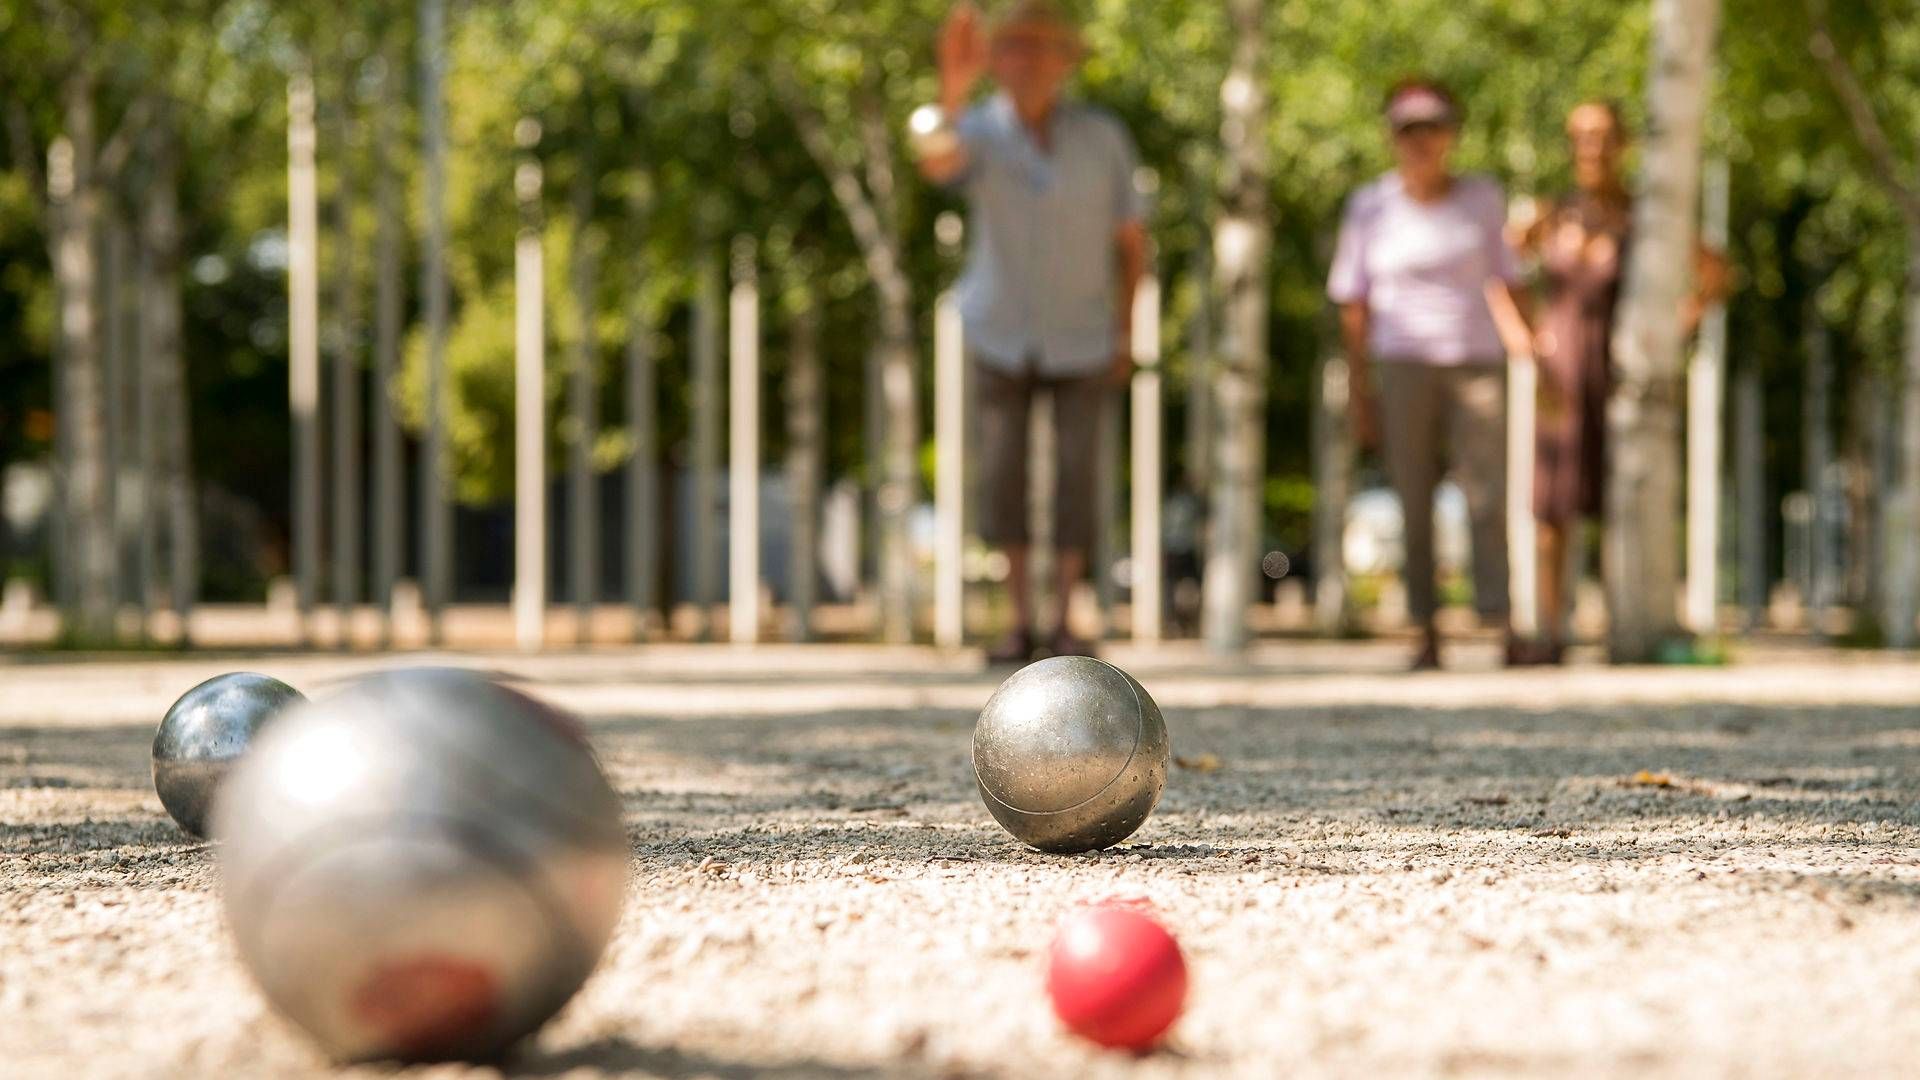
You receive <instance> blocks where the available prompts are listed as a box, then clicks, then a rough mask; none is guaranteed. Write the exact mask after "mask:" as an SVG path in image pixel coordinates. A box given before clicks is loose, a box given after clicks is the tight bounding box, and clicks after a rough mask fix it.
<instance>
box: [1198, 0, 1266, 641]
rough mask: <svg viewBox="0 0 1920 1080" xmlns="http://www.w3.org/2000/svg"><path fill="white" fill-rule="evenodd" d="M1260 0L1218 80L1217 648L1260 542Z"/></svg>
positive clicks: (1211, 560) (1254, 0) (1248, 596)
mask: <svg viewBox="0 0 1920 1080" xmlns="http://www.w3.org/2000/svg"><path fill="white" fill-rule="evenodd" d="M1262 9H1263V5H1262V3H1261V2H1260V0H1232V3H1231V4H1230V6H1229V11H1230V13H1231V16H1232V19H1233V24H1234V30H1235V39H1234V49H1233V63H1232V65H1231V68H1230V69H1229V71H1228V73H1227V77H1226V81H1225V83H1224V84H1223V85H1222V86H1221V88H1220V99H1221V105H1222V107H1223V110H1224V117H1223V119H1222V121H1221V133H1220V134H1221V143H1222V149H1223V156H1224V157H1225V159H1226V170H1227V172H1226V178H1225V183H1224V185H1223V189H1222V199H1221V203H1222V207H1221V216H1220V220H1219V221H1218V222H1217V223H1216V224H1215V226H1214V234H1213V251H1214V256H1213V258H1214V281H1215V283H1216V288H1217V292H1218V295H1219V296H1220V298H1221V302H1222V306H1223V316H1224V317H1223V319H1222V324H1223V325H1222V330H1223V332H1224V334H1223V336H1224V341H1223V342H1222V348H1221V350H1220V352H1221V357H1220V360H1221V362H1220V365H1219V367H1218V369H1217V371H1218V383H1217V397H1216V399H1215V402H1216V416H1217V420H1218V427H1217V431H1218V433H1219V434H1218V436H1217V438H1216V440H1215V445H1214V463H1215V472H1214V477H1213V482H1214V489H1213V499H1212V509H1213V522H1212V529H1211V531H1210V533H1209V536H1208V550H1207V564H1206V573H1205V583H1204V588H1205V592H1204V608H1203V611H1202V615H1201V621H1202V624H1203V627H1204V633H1205V637H1206V641H1207V644H1208V646H1209V647H1211V648H1213V649H1215V650H1222V651H1234V650H1238V649H1241V648H1243V647H1244V646H1245V645H1246V643H1247V609H1248V607H1249V606H1251V604H1252V602H1253V595H1254V570H1255V564H1256V562H1257V561H1258V558H1259V556H1258V550H1257V549H1258V545H1259V540H1260V516H1261V515H1260V508H1261V499H1260V488H1261V478H1262V475H1263V473H1264V464H1263V462H1264V446H1263V436H1264V430H1263V429H1264V426H1265V425H1264V424H1263V422H1262V421H1263V420H1264V418H1265V415H1266V381H1267V307H1268V282H1267V275H1268V265H1267V263H1268V253H1269V250H1270V245H1271V239H1270V235H1271V224H1270V220H1269V219H1270V216H1271V215H1270V213H1269V209H1268V205H1267V204H1268V196H1267V158H1266V150H1265V145H1266V139H1265V132H1266V95H1265V91H1264V90H1263V89H1262V88H1261V80H1262V79H1263V78H1264V77H1265V74H1266V71H1265V41H1266V38H1265V32H1264V26H1263V19H1262Z"/></svg>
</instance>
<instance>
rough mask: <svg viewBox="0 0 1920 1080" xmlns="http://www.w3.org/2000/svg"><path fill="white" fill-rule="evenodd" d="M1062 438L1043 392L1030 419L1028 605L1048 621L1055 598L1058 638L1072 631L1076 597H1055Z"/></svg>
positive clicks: (1036, 398) (1035, 400)
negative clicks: (1059, 442)
mask: <svg viewBox="0 0 1920 1080" xmlns="http://www.w3.org/2000/svg"><path fill="white" fill-rule="evenodd" d="M1059 434H1060V432H1059V429H1058V428H1057V427H1056V426H1055V425H1054V422H1053V391H1052V390H1044V391H1042V392H1041V393H1040V394H1037V395H1035V396H1034V398H1033V411H1032V412H1031V413H1030V414H1029V415H1028V417H1027V453H1028V454H1029V455H1030V456H1031V458H1032V465H1031V466H1030V467H1029V470H1028V473H1027V476H1028V480H1027V521H1028V522H1030V523H1031V524H1030V525H1029V527H1028V530H1027V531H1028V535H1029V536H1030V537H1031V538H1032V544H1031V545H1030V546H1029V548H1028V549H1027V550H1028V552H1029V555H1028V560H1029V561H1028V563H1027V566H1028V577H1029V578H1030V579H1031V581H1030V590H1029V597H1028V603H1029V604H1031V605H1032V606H1031V607H1030V608H1029V610H1031V611H1033V612H1034V613H1035V615H1036V617H1038V618H1045V617H1046V616H1045V614H1044V612H1045V611H1046V610H1047V599H1048V598H1049V597H1052V599H1053V603H1054V605H1055V607H1054V610H1055V611H1056V612H1057V613H1058V618H1059V620H1060V621H1059V622H1058V623H1056V624H1055V625H1054V626H1053V627H1052V628H1051V630H1052V632H1053V633H1056V634H1057V633H1060V632H1062V631H1064V630H1067V629H1068V628H1069V626H1070V621H1069V618H1068V616H1069V615H1071V613H1072V611H1073V597H1071V596H1054V595H1053V592H1054V589H1055V588H1056V587H1057V586H1058V584H1059V577H1060V576H1059V573H1058V568H1059V566H1060V561H1059V560H1060V545H1059V533H1058V532H1057V531H1056V530H1055V528H1054V526H1055V523H1056V522H1057V521H1058V520H1059V518H1058V515H1056V514H1055V513H1054V510H1055V508H1056V506H1057V503H1056V501H1055V500H1056V495H1055V493H1056V492H1058V491H1059V490H1060V470H1059V469H1058V468H1057V467H1056V465H1057V463H1058V462H1059V460H1060V455H1059V449H1058V447H1057V445H1056V444H1055V442H1054V440H1055V439H1057V438H1058V437H1059ZM1034 629H1035V630H1036V631H1039V630H1040V629H1041V628H1040V627H1035V628H1034Z"/></svg>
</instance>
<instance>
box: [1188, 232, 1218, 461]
mask: <svg viewBox="0 0 1920 1080" xmlns="http://www.w3.org/2000/svg"><path fill="white" fill-rule="evenodd" d="M1192 274H1193V288H1194V291H1195V293H1196V294H1197V296H1196V297H1195V299H1194V307H1193V322H1192V324H1191V325H1190V326H1189V327H1188V330H1187V353H1188V355H1187V462H1186V478H1187V489H1188V490H1189V491H1191V492H1193V493H1194V494H1196V495H1205V494H1206V493H1207V492H1208V491H1210V490H1211V489H1212V487H1213V424H1214V421H1213V406H1214V401H1213V379H1212V375H1213V370H1214V368H1213V361H1214V355H1213V253H1212V250H1211V249H1210V248H1208V247H1207V245H1205V244H1201V245H1200V246H1199V248H1198V249H1197V250H1196V251H1195V252H1194V255H1193V270H1192Z"/></svg>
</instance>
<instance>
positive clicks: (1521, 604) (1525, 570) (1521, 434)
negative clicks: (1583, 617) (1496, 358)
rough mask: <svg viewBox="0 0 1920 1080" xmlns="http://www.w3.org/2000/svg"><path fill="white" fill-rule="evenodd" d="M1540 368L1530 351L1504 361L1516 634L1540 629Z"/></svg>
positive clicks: (1509, 549)
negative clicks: (1536, 463) (1536, 477)
mask: <svg viewBox="0 0 1920 1080" xmlns="http://www.w3.org/2000/svg"><path fill="white" fill-rule="evenodd" d="M1539 386H1540V369H1539V368H1538V367H1537V366H1536V365H1535V364H1534V360H1533V357H1531V356H1515V357H1513V358H1511V359H1510V360H1508V362H1507V558H1508V564H1509V565H1508V579H1509V582H1510V587H1511V589H1512V593H1513V628H1514V631H1515V632H1516V633H1519V634H1522V635H1531V634H1536V633H1539V632H1540V629H1541V627H1540V545H1539V542H1538V540H1537V526H1536V524H1535V522H1534V518H1533V451H1534V442H1533V437H1534V426H1535V422H1536V416H1535V411H1534V410H1535V407H1536V405H1537V403H1538V401H1539V398H1538V396H1537V395H1538V392H1539Z"/></svg>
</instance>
